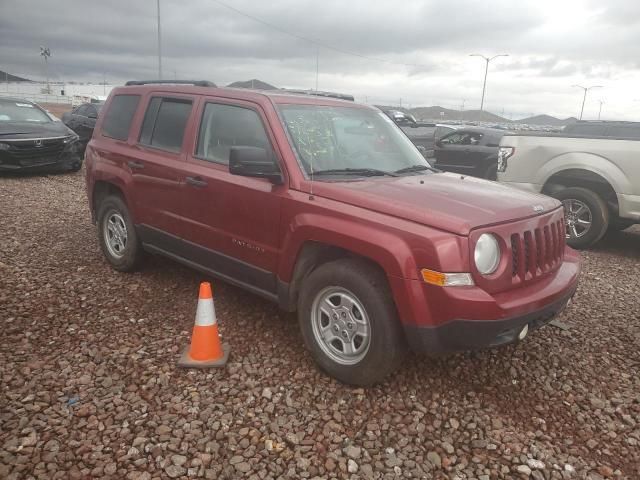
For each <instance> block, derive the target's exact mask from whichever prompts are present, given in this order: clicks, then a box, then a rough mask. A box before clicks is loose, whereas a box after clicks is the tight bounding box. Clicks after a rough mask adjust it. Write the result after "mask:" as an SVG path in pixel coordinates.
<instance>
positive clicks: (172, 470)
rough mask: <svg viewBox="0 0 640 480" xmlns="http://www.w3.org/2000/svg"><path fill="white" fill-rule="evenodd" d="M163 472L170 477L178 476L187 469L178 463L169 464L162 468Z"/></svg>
mask: <svg viewBox="0 0 640 480" xmlns="http://www.w3.org/2000/svg"><path fill="white" fill-rule="evenodd" d="M164 471H165V473H166V474H167V475H169V477H170V478H178V477H181V476H182V475H184V474H185V473H187V469H186V468H184V467H182V466H180V465H173V464H171V465H169V466H168V467H166V468H165V469H164Z"/></svg>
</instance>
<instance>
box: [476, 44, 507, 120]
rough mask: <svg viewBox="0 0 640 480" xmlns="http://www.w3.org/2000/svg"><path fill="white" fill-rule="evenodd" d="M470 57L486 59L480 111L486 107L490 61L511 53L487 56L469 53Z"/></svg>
mask: <svg viewBox="0 0 640 480" xmlns="http://www.w3.org/2000/svg"><path fill="white" fill-rule="evenodd" d="M469 56H470V57H482V58H483V59H484V61H485V67H484V82H483V83H482V100H480V111H482V110H483V109H484V94H485V91H486V90H487V74H488V73H489V62H491V60H493V59H495V58H498V57H508V56H509V54H508V53H501V54H500V55H494V56H493V57H485V56H484V55H481V54H479V53H472V54H470V55H469Z"/></svg>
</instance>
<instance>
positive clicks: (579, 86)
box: [571, 85, 602, 120]
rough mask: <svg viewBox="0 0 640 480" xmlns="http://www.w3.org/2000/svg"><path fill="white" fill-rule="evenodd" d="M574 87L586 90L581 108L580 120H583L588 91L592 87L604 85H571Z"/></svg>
mask: <svg viewBox="0 0 640 480" xmlns="http://www.w3.org/2000/svg"><path fill="white" fill-rule="evenodd" d="M571 86H572V87H578V88H581V89H582V90H584V95H583V97H582V108H580V120H582V114H583V113H584V103H585V102H586V101H587V92H588V91H589V90H591V89H592V88H602V85H591V86H590V87H583V86H582V85H571Z"/></svg>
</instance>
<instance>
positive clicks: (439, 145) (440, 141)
mask: <svg viewBox="0 0 640 480" xmlns="http://www.w3.org/2000/svg"><path fill="white" fill-rule="evenodd" d="M434 143H435V144H436V147H442V140H440V139H438V140H436V141H435V142H434Z"/></svg>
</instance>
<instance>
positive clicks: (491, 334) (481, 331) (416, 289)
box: [391, 248, 580, 353]
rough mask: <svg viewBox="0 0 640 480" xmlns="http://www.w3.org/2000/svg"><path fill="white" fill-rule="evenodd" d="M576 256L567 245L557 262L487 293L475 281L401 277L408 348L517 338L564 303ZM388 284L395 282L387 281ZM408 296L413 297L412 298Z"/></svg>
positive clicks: (443, 348) (451, 348)
mask: <svg viewBox="0 0 640 480" xmlns="http://www.w3.org/2000/svg"><path fill="white" fill-rule="evenodd" d="M579 276H580V257H579V256H578V254H577V253H576V252H575V251H573V250H571V249H569V248H567V249H566V250H565V254H564V259H563V262H562V264H561V265H560V267H559V268H558V269H557V270H555V271H553V272H550V273H549V274H546V275H544V276H542V277H540V278H539V279H538V280H537V281H534V282H531V283H528V284H525V285H522V286H516V287H514V288H511V289H509V290H507V291H504V292H501V293H495V294H490V293H487V292H486V291H484V290H483V289H482V288H480V287H478V286H474V287H438V286H433V285H426V284H424V282H420V281H417V280H412V281H406V280H405V281H404V283H402V284H401V285H402V286H403V287H404V290H403V291H404V292H410V293H409V295H408V296H407V297H405V298H406V302H405V303H402V304H400V305H402V306H404V307H411V308H408V309H404V310H403V308H399V313H400V316H401V318H403V320H404V319H414V320H413V321H406V320H405V321H404V322H403V324H404V325H403V326H404V330H405V337H406V339H407V342H408V343H409V345H410V346H411V347H412V348H413V350H415V351H418V352H423V353H444V352H455V351H460V350H474V349H481V348H488V347H495V346H498V345H503V344H506V343H509V342H513V341H515V340H516V339H517V338H518V333H520V331H521V330H522V328H523V327H524V326H525V325H529V329H530V330H535V329H537V328H539V327H541V326H543V325H545V324H546V323H548V322H549V321H551V320H552V319H553V317H555V316H556V315H558V313H560V312H561V311H562V309H563V308H564V307H565V306H566V304H567V303H568V301H569V300H570V299H571V297H572V296H573V295H574V293H575V291H576V289H577V287H578V279H579ZM391 284H392V288H393V287H394V286H395V287H396V289H397V287H399V286H400V284H397V285H396V284H395V283H394V282H393V281H392V282H391ZM412 300H413V301H412Z"/></svg>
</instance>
